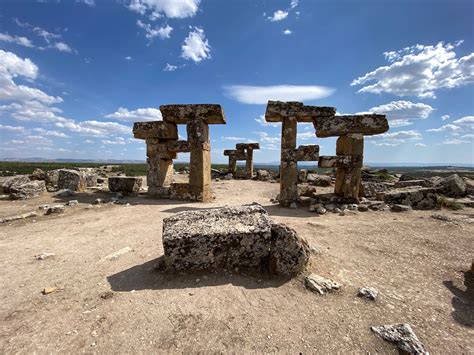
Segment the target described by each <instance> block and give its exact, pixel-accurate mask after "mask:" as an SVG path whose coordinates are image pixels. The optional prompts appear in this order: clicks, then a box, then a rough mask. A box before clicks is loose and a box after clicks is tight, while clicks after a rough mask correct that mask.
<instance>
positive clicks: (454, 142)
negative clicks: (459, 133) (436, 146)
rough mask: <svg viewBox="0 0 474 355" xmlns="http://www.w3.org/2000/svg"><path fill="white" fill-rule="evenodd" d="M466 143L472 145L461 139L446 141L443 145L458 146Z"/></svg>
mask: <svg viewBox="0 0 474 355" xmlns="http://www.w3.org/2000/svg"><path fill="white" fill-rule="evenodd" d="M464 143H471V142H470V141H465V140H461V139H445V140H444V141H443V142H441V144H446V145H458V144H464Z"/></svg>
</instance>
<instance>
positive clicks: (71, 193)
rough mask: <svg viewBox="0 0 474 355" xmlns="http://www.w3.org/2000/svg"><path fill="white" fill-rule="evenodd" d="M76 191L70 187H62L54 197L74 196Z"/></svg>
mask: <svg viewBox="0 0 474 355" xmlns="http://www.w3.org/2000/svg"><path fill="white" fill-rule="evenodd" d="M75 194H76V193H75V192H74V191H73V190H70V189H61V190H59V191H56V192H55V193H54V194H53V196H54V197H69V196H74V195H75Z"/></svg>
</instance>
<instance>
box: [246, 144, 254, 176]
mask: <svg viewBox="0 0 474 355" xmlns="http://www.w3.org/2000/svg"><path fill="white" fill-rule="evenodd" d="M245 171H246V173H247V179H251V178H253V149H251V148H247V159H246V160H245Z"/></svg>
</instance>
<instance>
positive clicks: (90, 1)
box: [76, 0, 95, 6]
mask: <svg viewBox="0 0 474 355" xmlns="http://www.w3.org/2000/svg"><path fill="white" fill-rule="evenodd" d="M76 2H80V3H83V4H85V5H88V6H95V1H94V0H76Z"/></svg>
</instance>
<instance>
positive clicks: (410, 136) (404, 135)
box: [366, 130, 422, 147]
mask: <svg viewBox="0 0 474 355" xmlns="http://www.w3.org/2000/svg"><path fill="white" fill-rule="evenodd" d="M366 139H368V140H369V141H370V142H371V143H372V144H374V145H376V146H380V147H383V146H387V147H396V146H399V145H400V144H402V143H405V142H406V141H407V140H408V141H416V140H420V139H422V135H421V133H420V132H418V131H416V130H409V131H397V132H387V133H383V134H379V135H375V136H367V137H366Z"/></svg>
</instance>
